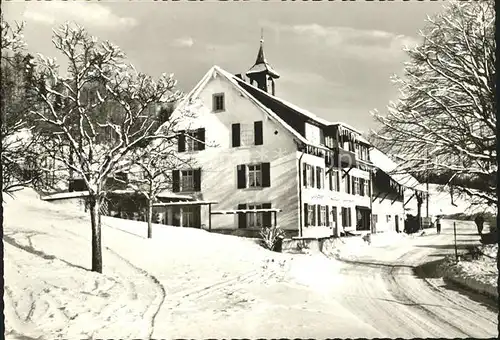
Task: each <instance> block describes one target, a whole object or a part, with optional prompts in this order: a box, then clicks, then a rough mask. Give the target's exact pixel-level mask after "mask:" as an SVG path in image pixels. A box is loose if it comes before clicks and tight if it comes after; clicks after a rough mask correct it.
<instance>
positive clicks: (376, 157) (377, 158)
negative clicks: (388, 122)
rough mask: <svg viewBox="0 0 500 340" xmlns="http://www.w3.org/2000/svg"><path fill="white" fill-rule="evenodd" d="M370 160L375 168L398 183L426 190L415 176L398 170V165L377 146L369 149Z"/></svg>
mask: <svg viewBox="0 0 500 340" xmlns="http://www.w3.org/2000/svg"><path fill="white" fill-rule="evenodd" d="M370 160H371V161H372V163H373V164H374V165H375V166H376V167H377V168H379V169H380V170H382V171H383V172H385V173H386V174H388V175H389V176H390V177H391V178H392V179H393V180H394V181H396V182H397V183H398V184H399V185H402V186H404V187H407V188H412V189H416V190H419V191H424V192H425V191H426V189H425V187H424V185H423V184H421V183H420V182H419V181H418V180H417V179H416V178H415V177H413V176H412V175H410V174H408V173H400V172H398V170H397V168H398V165H397V164H396V163H395V162H394V161H393V160H392V159H390V158H389V157H388V156H387V155H386V154H384V153H383V152H382V151H380V150H378V149H377V148H372V149H370Z"/></svg>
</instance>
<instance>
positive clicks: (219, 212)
mask: <svg viewBox="0 0 500 340" xmlns="http://www.w3.org/2000/svg"><path fill="white" fill-rule="evenodd" d="M256 212H281V209H274V208H269V209H265V208H262V209H234V210H214V211H212V212H211V214H212V215H235V214H239V213H242V214H247V213H256Z"/></svg>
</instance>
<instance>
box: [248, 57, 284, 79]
mask: <svg viewBox="0 0 500 340" xmlns="http://www.w3.org/2000/svg"><path fill="white" fill-rule="evenodd" d="M264 71H268V72H269V73H271V74H272V75H273V76H274V77H276V78H279V76H280V75H279V74H278V72H276V71H275V70H274V69H273V68H272V66H271V65H269V64H268V63H267V62H266V61H264V63H263V64H255V65H253V66H252V67H251V68H250V70H248V71H247V72H246V74H247V75H248V74H252V73H260V72H264Z"/></svg>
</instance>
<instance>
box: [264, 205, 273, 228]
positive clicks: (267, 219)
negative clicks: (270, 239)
mask: <svg viewBox="0 0 500 340" xmlns="http://www.w3.org/2000/svg"><path fill="white" fill-rule="evenodd" d="M262 209H271V203H263V204H262ZM262 223H263V225H264V227H271V226H272V220H271V212H265V213H264V215H263V216H262Z"/></svg>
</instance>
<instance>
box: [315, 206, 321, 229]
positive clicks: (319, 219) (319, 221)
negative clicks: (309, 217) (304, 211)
mask: <svg viewBox="0 0 500 340" xmlns="http://www.w3.org/2000/svg"><path fill="white" fill-rule="evenodd" d="M316 207H318V208H317V209H316V210H317V211H318V223H317V225H321V205H317V206H316Z"/></svg>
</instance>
